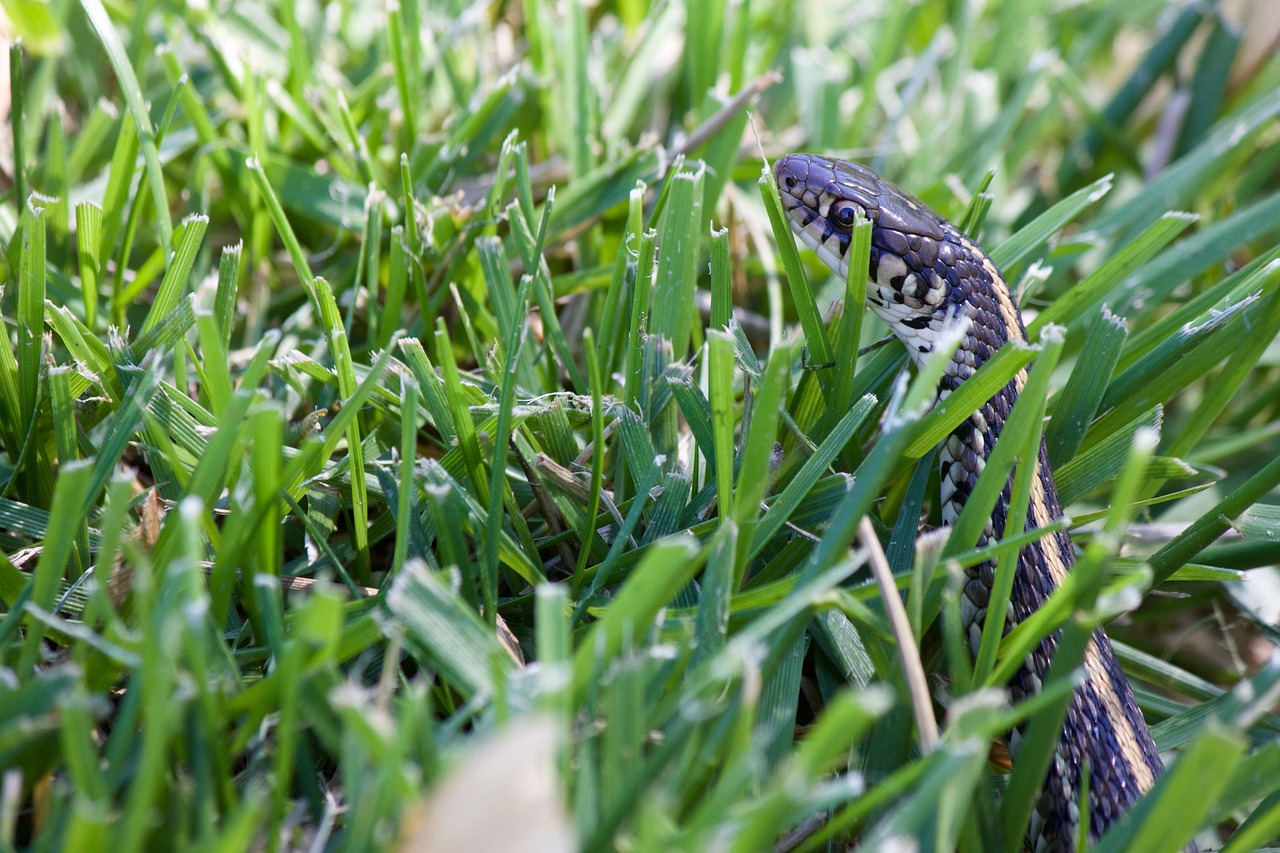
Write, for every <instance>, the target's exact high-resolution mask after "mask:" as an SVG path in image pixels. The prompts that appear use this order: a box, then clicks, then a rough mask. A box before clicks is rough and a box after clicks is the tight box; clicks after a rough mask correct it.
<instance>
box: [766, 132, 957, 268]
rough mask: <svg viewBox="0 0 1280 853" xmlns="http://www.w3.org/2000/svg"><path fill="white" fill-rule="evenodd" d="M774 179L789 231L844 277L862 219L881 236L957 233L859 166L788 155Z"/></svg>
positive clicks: (777, 166)
mask: <svg viewBox="0 0 1280 853" xmlns="http://www.w3.org/2000/svg"><path fill="white" fill-rule="evenodd" d="M773 174H774V179H775V180H776V181H777V184H778V191H779V193H780V195H781V198H782V202H783V207H784V208H785V210H786V212H787V217H788V219H789V220H790V223H791V230H792V231H794V232H795V233H796V234H797V235H798V236H799V237H800V239H801V240H802V241H803V242H804V243H805V245H807V246H808V247H809V248H811V249H812V250H813V251H814V252H815V253H817V255H818V257H820V258H822V260H823V261H825V262H826V264H827V266H829V267H830V268H831V269H832V270H833V271H834V272H836V273H837V274H839V275H842V276H843V275H846V274H847V272H848V270H847V269H846V267H845V255H846V254H847V253H848V251H849V242H850V233H851V232H852V230H853V224H854V222H855V221H856V218H857V216H858V214H861V215H862V216H864V217H865V218H867V219H868V220H870V221H871V224H872V226H873V227H874V228H875V229H877V230H878V231H885V232H890V231H892V232H897V233H898V234H904V235H913V236H916V237H927V238H930V239H932V240H942V239H946V238H948V237H949V236H950V235H951V234H952V233H954V229H953V228H952V227H951V226H949V225H948V224H947V222H946V221H945V220H944V219H942V217H940V216H938V215H937V214H936V213H934V212H933V211H931V210H930V209H929V208H928V207H926V206H925V205H924V204H923V203H922V202H920V201H918V200H916V199H915V198H914V197H912V196H910V195H908V194H907V193H904V192H902V191H901V190H899V189H898V188H897V187H894V186H893V185H891V184H889V183H888V182H887V181H885V180H884V179H883V178H881V177H880V176H879V175H877V174H876V173H875V172H873V171H871V170H870V169H868V168H867V167H865V166H860V165H858V164H857V163H850V162H848V161H847V160H835V159H832V158H828V157H819V156H817V155H814V154H788V155H786V156H785V157H782V158H781V159H779V160H778V162H777V163H776V164H775V165H774V167H773ZM871 273H872V275H874V273H875V270H874V269H873V270H871Z"/></svg>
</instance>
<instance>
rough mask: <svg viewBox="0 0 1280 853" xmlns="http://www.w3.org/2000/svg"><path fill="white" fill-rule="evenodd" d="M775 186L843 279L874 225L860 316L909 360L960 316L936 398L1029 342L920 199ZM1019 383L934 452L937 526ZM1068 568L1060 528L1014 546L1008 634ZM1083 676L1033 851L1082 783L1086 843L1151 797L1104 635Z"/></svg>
mask: <svg viewBox="0 0 1280 853" xmlns="http://www.w3.org/2000/svg"><path fill="white" fill-rule="evenodd" d="M774 176H775V178H776V180H777V184H778V189H779V193H780V195H781V198H782V201H783V207H784V208H785V209H786V211H787V216H788V220H789V222H790V225H791V228H792V230H793V231H794V232H795V234H796V235H797V236H799V238H800V239H801V241H802V242H803V243H804V244H805V245H806V246H808V247H809V248H810V249H812V250H813V251H814V252H815V253H817V255H818V256H819V257H820V258H821V259H822V260H823V261H824V262H825V263H826V264H827V266H828V267H830V268H831V270H832V271H833V272H834V273H835V274H836V275H838V276H840V277H841V278H844V277H845V276H846V275H847V271H848V269H847V267H848V262H847V259H846V256H847V254H848V251H849V246H850V242H851V237H850V235H851V232H852V228H853V225H854V223H855V221H856V218H857V216H858V215H859V214H861V215H862V216H863V217H865V218H867V219H869V220H870V222H871V225H872V245H871V263H870V267H869V270H868V286H867V295H866V301H867V306H868V307H869V308H870V309H871V310H872V311H873V312H875V314H876V315H877V316H878V317H879V318H880V319H881V320H883V321H884V323H885V324H886V325H887V326H888V327H889V328H890V329H891V330H892V332H893V334H894V335H895V336H896V337H897V338H898V339H900V340H901V341H902V342H903V343H904V344H905V345H906V347H907V351H908V352H909V353H910V355H911V357H912V358H913V360H915V361H916V362H917V363H919V362H920V361H921V360H922V359H924V357H925V356H926V355H927V354H928V353H929V352H930V351H931V350H932V348H933V346H934V344H935V342H936V341H937V340H938V339H939V336H940V335H941V334H942V332H943V330H944V329H945V328H947V327H949V326H951V325H953V324H956V323H958V322H963V318H967V319H968V321H969V323H968V329H967V332H966V333H965V336H964V338H963V339H962V342H961V344H960V347H959V348H958V350H957V351H956V353H955V354H954V355H953V356H952V358H951V361H950V362H949V364H948V366H947V369H946V371H945V375H944V376H943V379H942V381H941V383H940V387H939V389H938V394H939V397H940V398H941V397H945V396H946V395H947V394H949V393H951V392H952V391H954V390H955V389H956V388H958V387H959V385H960V383H962V382H964V381H965V379H967V378H968V377H969V376H971V375H972V374H973V373H974V371H976V370H977V369H978V368H979V367H981V366H982V364H983V363H984V362H986V361H987V359H989V358H990V357H991V356H992V355H994V354H995V352H996V351H997V350H998V349H999V348H1000V347H1001V346H1002V345H1003V344H1005V343H1007V342H1009V341H1024V340H1026V330H1025V328H1024V327H1023V324H1022V318H1021V315H1020V314H1019V312H1018V308H1017V306H1016V304H1015V303H1014V301H1013V298H1012V296H1011V295H1010V292H1009V288H1008V286H1007V285H1006V283H1005V281H1004V278H1003V277H1002V276H1001V274H1000V271H999V270H998V269H997V268H996V266H995V264H994V263H992V261H991V259H990V258H989V257H988V256H987V254H986V253H985V252H984V251H983V250H982V249H981V248H979V247H978V246H977V245H976V244H975V243H974V242H973V241H971V240H970V239H969V238H968V237H966V236H965V235H964V234H963V233H961V232H960V230H959V229H957V228H956V227H955V226H954V225H952V224H951V223H950V222H948V221H947V220H946V219H944V218H943V217H941V216H939V215H938V214H937V213H935V212H933V211H932V210H930V209H929V208H928V207H927V206H925V205H924V203H922V202H920V201H919V200H917V199H915V198H912V197H911V196H910V195H907V194H906V193H904V192H902V191H900V190H898V189H897V188H895V187H893V186H892V185H890V184H889V183H887V182H886V181H884V180H882V179H881V178H880V177H879V176H877V175H876V174H875V173H874V172H872V171H871V170H869V169H867V168H865V167H863V166H860V165H858V164H856V163H849V162H846V161H843V160H833V159H828V158H825V157H818V156H814V155H809V154H790V155H787V156H785V157H783V158H781V159H780V160H778V162H777V163H776V165H775V167H774ZM1026 377H1027V374H1026V370H1025V369H1024V370H1023V371H1022V372H1021V373H1019V374H1018V375H1017V376H1015V377H1014V378H1013V379H1012V380H1011V381H1010V382H1009V383H1008V384H1007V385H1006V386H1005V387H1004V388H1003V389H1001V390H1000V391H999V392H998V393H997V394H996V395H995V396H994V397H992V398H991V399H990V400H988V401H987V402H986V403H985V404H984V405H983V406H982V407H981V408H980V409H978V410H977V411H975V412H974V413H973V414H972V415H971V416H970V417H969V418H968V419H967V420H966V421H964V422H963V423H962V424H961V425H960V426H959V427H958V428H957V429H956V430H955V431H954V432H953V433H951V435H950V436H949V437H948V438H947V439H946V441H945V442H944V444H943V446H942V448H941V452H940V457H941V470H940V482H941V491H942V494H941V498H942V503H941V514H942V519H943V522H944V523H946V524H951V523H952V522H954V520H955V519H956V517H957V516H958V515H959V513H960V510H961V508H963V506H964V504H965V501H966V500H967V499H968V497H969V495H970V493H971V492H972V490H973V487H974V484H975V483H976V481H977V479H978V475H979V474H981V473H982V470H983V467H984V465H985V464H986V460H987V458H988V456H989V454H990V452H991V449H992V448H993V447H994V446H995V443H996V440H997V439H998V438H999V437H1000V433H1001V430H1002V428H1003V426H1004V423H1005V420H1006V419H1007V418H1008V416H1009V412H1010V410H1011V408H1012V407H1013V404H1014V402H1015V401H1016V399H1017V397H1018V394H1019V392H1020V391H1021V390H1022V388H1023V385H1024V384H1025V382H1026ZM1037 465H1038V469H1037V470H1036V471H1035V472H1034V476H1033V478H1032V489H1031V501H1030V505H1029V508H1028V513H1027V519H1026V521H1027V524H1028V526H1029V527H1032V528H1034V527H1044V526H1046V525H1048V524H1049V523H1050V522H1052V521H1053V520H1054V519H1056V518H1058V517H1059V516H1061V514H1062V508H1061V506H1060V505H1059V502H1058V495H1057V491H1056V489H1055V487H1054V483H1053V475H1052V472H1051V470H1050V467H1049V462H1048V458H1047V456H1046V453H1045V449H1044V445H1043V442H1042V443H1041V447H1040V453H1039V459H1038V461H1037ZM1011 486H1012V482H1011V481H1010V482H1009V483H1006V485H1005V488H1004V491H1003V493H1002V495H1001V496H1000V499H999V500H998V501H997V503H996V507H995V510H994V512H993V513H992V516H991V519H990V523H989V524H988V525H987V528H986V532H985V533H984V536H983V538H982V540H981V541H982V542H986V541H988V540H991V539H995V538H998V537H1000V536H1002V535H1003V533H1004V530H1005V525H1006V522H1007V520H1008V514H1009V501H1010V491H1011ZM1019 529H1021V528H1019ZM1074 559H1075V558H1074V553H1073V551H1072V549H1071V541H1070V539H1069V537H1068V535H1067V533H1066V532H1065V531H1058V532H1056V533H1052V534H1049V535H1046V536H1044V537H1042V538H1041V539H1039V540H1037V541H1035V542H1033V543H1032V544H1029V545H1026V546H1024V547H1023V548H1022V550H1021V552H1020V554H1019V557H1018V567H1017V571H1016V574H1015V577H1014V583H1013V593H1012V598H1011V601H1010V603H1009V607H1008V609H1007V613H1006V621H1005V626H1004V631H1005V633H1006V634H1007V633H1008V632H1009V630H1011V629H1012V628H1013V626H1015V625H1017V624H1018V623H1020V622H1022V621H1023V620H1024V619H1026V618H1027V617H1028V616H1029V615H1030V614H1032V613H1033V612H1035V611H1036V610H1037V609H1038V608H1039V607H1040V606H1041V605H1042V604H1043V603H1044V601H1045V600H1046V599H1047V598H1048V596H1049V594H1050V593H1051V592H1052V591H1053V590H1054V589H1056V588H1057V587H1058V585H1059V584H1061V583H1062V582H1063V580H1064V579H1065V578H1066V575H1067V572H1068V571H1069V570H1070V569H1071V566H1072V564H1073V562H1074ZM966 575H967V576H966V579H965V585H964V598H963V601H962V607H963V616H964V625H965V630H966V632H967V635H968V639H969V643H970V645H971V647H972V648H973V650H974V652H975V653H976V651H977V643H978V640H979V638H980V637H981V631H982V625H983V621H984V619H985V618H986V610H987V602H988V599H989V595H990V590H991V586H992V583H993V581H994V578H995V565H994V564H993V563H989V562H988V563H982V564H980V565H977V566H974V567H972V568H970V569H967V570H966ZM1058 639H1059V635H1058V634H1053V635H1050V636H1049V637H1047V638H1046V639H1045V640H1044V641H1042V642H1041V643H1040V645H1039V646H1038V647H1037V648H1036V649H1035V650H1034V651H1033V652H1032V653H1031V654H1030V655H1029V656H1028V657H1027V659H1026V660H1025V661H1024V663H1023V665H1022V667H1021V668H1020V669H1019V670H1018V672H1017V673H1016V674H1015V676H1014V678H1013V680H1012V682H1011V683H1010V684H1009V690H1010V693H1011V694H1012V696H1013V698H1014V699H1015V700H1016V699H1021V698H1025V697H1027V696H1030V695H1032V694H1034V693H1036V692H1037V691H1038V690H1039V688H1040V685H1041V682H1042V679H1043V678H1044V677H1045V674H1046V672H1047V671H1048V667H1049V663H1050V661H1051V659H1052V658H1053V655H1054V651H1055V649H1056V648H1057V644H1058ZM1084 669H1085V672H1086V674H1087V679H1086V680H1085V682H1084V683H1083V684H1082V685H1081V686H1080V687H1079V688H1078V689H1077V690H1076V692H1075V694H1074V695H1073V697H1072V699H1071V703H1070V706H1069V708H1068V711H1067V717H1066V723H1065V725H1064V727H1063V731H1062V734H1061V736H1060V738H1059V741H1058V744H1057V747H1056V750H1055V754H1054V757H1053V760H1052V762H1051V764H1050V767H1049V771H1048V775H1047V778H1046V779H1045V781H1044V783H1043V786H1042V787H1041V789H1040V794H1039V797H1038V798H1037V801H1036V807H1035V809H1034V811H1033V814H1032V819H1031V826H1030V827H1029V830H1028V844H1029V846H1030V847H1031V848H1032V849H1034V850H1037V851H1068V850H1074V849H1075V839H1076V835H1077V832H1078V828H1079V826H1080V822H1081V820H1082V805H1083V791H1084V789H1085V788H1086V787H1087V790H1088V807H1087V814H1088V819H1089V825H1088V828H1087V829H1088V832H1087V837H1088V839H1089V841H1090V842H1091V843H1092V842H1095V841H1097V839H1098V838H1099V837H1100V836H1101V835H1102V834H1103V833H1104V832H1105V831H1106V830H1107V828H1108V827H1109V826H1111V825H1112V824H1113V823H1114V822H1115V821H1116V820H1118V819H1119V818H1120V817H1121V815H1123V814H1124V813H1125V812H1126V811H1127V810H1128V809H1129V808H1130V806H1132V804H1133V803H1134V802H1135V801H1136V800H1137V799H1138V798H1139V797H1140V796H1141V795H1142V794H1143V793H1145V792H1146V791H1147V790H1148V789H1149V788H1150V787H1151V785H1152V783H1153V781H1154V779H1155V777H1156V775H1158V774H1159V773H1160V772H1161V771H1162V769H1163V765H1162V764H1161V761H1160V755H1159V753H1158V751H1157V750H1156V747H1155V743H1154V742H1153V741H1152V739H1151V733H1150V731H1149V730H1148V729H1147V725H1146V723H1145V722H1144V720H1143V718H1142V713H1141V712H1140V711H1139V709H1138V705H1137V702H1136V701H1135V700H1134V696H1133V690H1132V689H1131V688H1130V686H1129V682H1128V681H1127V680H1126V679H1125V676H1124V673H1123V672H1122V671H1121V669H1120V664H1119V662H1118V661H1117V660H1116V656H1115V652H1114V650H1113V649H1112V646H1111V642H1110V641H1109V640H1108V639H1107V635H1106V634H1105V633H1104V632H1103V631H1102V629H1101V628H1099V629H1097V630H1096V631H1094V633H1093V635H1092V637H1091V638H1090V641H1089V643H1088V646H1087V649H1086V653H1085V659H1084ZM1010 740H1011V743H1010V746H1011V748H1012V750H1013V752H1014V755H1015V760H1016V753H1017V746H1018V740H1019V735H1018V733H1017V732H1014V733H1012V735H1011V738H1010ZM1086 767H1087V768H1088V780H1087V783H1086V781H1085V780H1084V778H1083V773H1084V770H1085V768H1086ZM1190 849H1194V848H1190Z"/></svg>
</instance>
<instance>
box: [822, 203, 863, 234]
mask: <svg viewBox="0 0 1280 853" xmlns="http://www.w3.org/2000/svg"><path fill="white" fill-rule="evenodd" d="M857 215H858V206H857V205H856V204H854V203H853V202H851V201H838V202H836V203H835V204H833V205H831V210H830V211H829V212H828V213H827V219H828V220H830V222H831V227H833V228H835V229H836V230H838V231H852V230H853V221H854V219H855V218H857Z"/></svg>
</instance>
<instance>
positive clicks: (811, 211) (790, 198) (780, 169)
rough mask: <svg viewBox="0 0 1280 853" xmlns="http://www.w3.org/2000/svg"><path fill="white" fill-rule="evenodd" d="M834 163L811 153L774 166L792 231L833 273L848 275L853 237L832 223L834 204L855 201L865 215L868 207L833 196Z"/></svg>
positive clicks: (845, 228)
mask: <svg viewBox="0 0 1280 853" xmlns="http://www.w3.org/2000/svg"><path fill="white" fill-rule="evenodd" d="M833 166H834V162H833V161H831V160H827V159H826V158H823V157H815V156H813V155H811V154H788V155H786V156H785V157H782V158H780V159H779V160H778V161H777V163H775V164H774V167H773V175H774V180H775V181H776V182H777V185H778V190H779V193H780V196H781V200H782V207H783V209H784V210H785V211H786V214H787V219H788V222H789V224H790V225H791V230H792V231H793V232H795V234H796V236H798V237H799V238H800V240H801V241H802V242H803V243H804V244H805V245H806V246H807V247H809V249H811V250H812V251H813V252H814V253H815V254H817V255H818V256H819V257H820V258H821V259H822V260H823V261H824V262H825V263H826V264H827V266H828V267H830V268H832V269H833V270H838V271H841V272H847V269H846V267H845V264H846V260H845V258H846V256H847V255H848V253H849V245H850V240H851V238H850V234H849V230H848V228H847V227H846V226H845V225H844V224H843V223H842V222H840V221H833V213H834V209H833V205H836V204H839V203H840V202H842V201H844V202H846V206H847V203H848V202H852V203H853V204H854V205H855V206H856V207H857V208H858V209H859V210H860V211H861V212H862V214H863V215H864V216H865V215H866V208H865V207H863V206H862V205H860V204H858V200H857V199H848V198H846V197H845V195H844V194H843V193H833V192H832V189H834V188H837V187H839V184H838V183H836V180H835V179H836V174H835V170H834V168H833Z"/></svg>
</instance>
